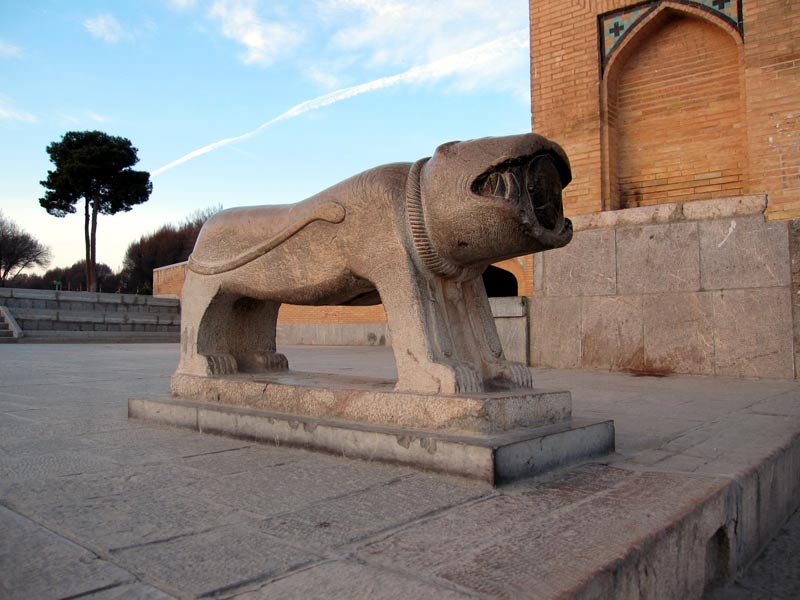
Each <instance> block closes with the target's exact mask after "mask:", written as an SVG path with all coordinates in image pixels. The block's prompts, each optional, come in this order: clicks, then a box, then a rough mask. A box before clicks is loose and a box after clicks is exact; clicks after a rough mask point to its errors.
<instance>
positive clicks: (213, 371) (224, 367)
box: [202, 354, 238, 375]
mask: <svg viewBox="0 0 800 600" xmlns="http://www.w3.org/2000/svg"><path fill="white" fill-rule="evenodd" d="M202 356H203V357H204V358H205V359H206V365H207V373H208V375H232V374H233V373H236V371H237V370H238V365H237V364H236V359H235V358H234V357H233V356H231V355H230V354H204V355H202Z"/></svg>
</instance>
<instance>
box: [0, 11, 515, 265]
mask: <svg viewBox="0 0 800 600" xmlns="http://www.w3.org/2000/svg"><path fill="white" fill-rule="evenodd" d="M528 57H529V44H528V3H527V1H526V0H295V1H288V0H287V1H283V2H280V1H274V0H138V1H137V2H129V1H121V0H118V1H113V0H108V1H105V2H100V1H96V2H95V1H79V2H64V1H63V0H53V1H48V0H30V1H29V2H19V1H18V0H0V211H2V212H3V214H4V215H5V216H6V217H8V218H10V219H12V220H13V221H15V222H16V223H17V224H18V225H20V226H21V227H22V228H23V229H25V230H26V231H28V232H29V233H32V234H33V235H35V236H36V237H37V238H39V239H40V240H41V241H42V242H44V243H45V244H47V245H49V246H50V247H51V249H52V250H53V254H54V260H53V263H52V264H51V266H68V265H70V264H72V263H73V262H75V261H77V260H80V259H81V258H82V257H83V254H84V247H83V220H82V210H81V208H79V211H78V214H77V215H72V216H69V217H67V218H64V219H58V218H56V217H52V216H50V215H48V214H47V213H46V212H45V211H44V209H42V208H41V207H40V206H39V203H38V199H39V198H40V197H41V196H42V195H43V188H42V187H41V185H39V181H41V180H42V179H44V178H45V177H46V174H47V171H48V169H49V168H50V167H51V164H50V163H49V160H48V156H47V153H46V151H45V148H46V146H47V145H48V144H49V143H50V142H52V141H55V140H59V139H61V137H62V136H63V134H64V133H65V132H67V131H70V130H75V131H83V130H90V129H99V130H101V131H105V132H107V133H110V134H113V135H120V136H124V137H127V138H128V139H130V140H131V141H132V142H133V144H134V146H136V147H137V148H138V149H139V158H140V162H139V164H138V165H137V167H136V168H139V169H144V170H147V171H150V172H151V174H152V175H153V187H154V190H153V194H152V195H151V197H150V200H149V201H148V202H147V203H146V204H143V205H141V206H138V207H136V208H134V209H133V210H132V211H131V212H129V213H121V214H118V215H115V216H106V217H101V218H100V223H99V226H98V259H99V260H100V261H101V262H105V263H107V264H108V265H110V266H111V267H112V268H113V269H118V268H119V267H120V266H121V263H122V258H123V256H124V253H125V249H126V248H127V246H128V244H130V243H131V242H132V241H135V240H136V239H138V238H139V237H140V236H141V235H142V234H145V233H149V232H152V231H154V230H155V229H157V228H158V227H159V226H161V225H162V224H164V223H169V222H173V223H176V222H179V221H181V220H183V219H184V218H185V217H187V216H188V215H189V214H191V213H192V212H194V211H196V210H199V209H205V208H207V207H211V206H218V205H222V206H223V207H225V208H230V207H233V206H241V205H254V204H284V203H291V202H297V201H299V200H302V199H303V198H306V197H308V196H310V195H312V194H314V193H316V192H318V191H320V190H322V189H324V188H326V187H328V186H329V185H332V184H334V183H336V182H338V181H340V180H342V179H345V178H347V177H349V176H351V175H354V174H355V173H358V172H359V171H363V170H364V169H368V168H370V167H373V166H376V165H379V164H383V163H387V162H395V161H412V160H416V159H417V158H421V157H423V156H428V155H430V154H431V153H432V152H433V150H434V148H435V147H436V145H438V144H439V143H442V142H445V141H449V140H453V139H470V138H476V137H482V136H486V135H507V134H512V133H520V132H525V131H529V130H530V95H529V79H530V76H529V58H528Z"/></svg>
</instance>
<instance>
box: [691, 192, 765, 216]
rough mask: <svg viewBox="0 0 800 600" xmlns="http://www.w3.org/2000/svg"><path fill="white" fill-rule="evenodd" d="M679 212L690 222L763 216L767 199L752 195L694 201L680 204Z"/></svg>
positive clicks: (762, 196)
mask: <svg viewBox="0 0 800 600" xmlns="http://www.w3.org/2000/svg"><path fill="white" fill-rule="evenodd" d="M681 210H682V212H683V216H684V218H686V219H687V220H692V221H710V220H713V219H729V218H732V217H746V216H749V215H763V214H764V213H765V212H766V210H767V197H766V196H765V195H763V194H753V195H751V196H735V197H733V198H718V199H715V200H696V201H694V202H684V203H682V204H681Z"/></svg>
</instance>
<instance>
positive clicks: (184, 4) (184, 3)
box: [167, 0, 197, 11]
mask: <svg viewBox="0 0 800 600" xmlns="http://www.w3.org/2000/svg"><path fill="white" fill-rule="evenodd" d="M167 4H168V5H169V7H170V8H172V9H173V10H178V11H181V10H186V9H187V8H194V6H195V5H196V4H197V0H167Z"/></svg>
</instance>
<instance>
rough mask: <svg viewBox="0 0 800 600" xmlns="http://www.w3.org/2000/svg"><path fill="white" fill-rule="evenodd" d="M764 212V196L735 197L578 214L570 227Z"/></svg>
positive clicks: (597, 226)
mask: <svg viewBox="0 0 800 600" xmlns="http://www.w3.org/2000/svg"><path fill="white" fill-rule="evenodd" d="M766 209H767V197H766V196H764V195H752V196H734V197H732V198H716V199H714V200H697V201H692V202H674V203H670V204H658V205H656V206H640V207H637V208H627V209H624V210H611V211H603V212H597V213H590V214H585V215H577V216H575V217H573V218H572V226H573V228H574V230H575V231H576V232H578V231H586V230H589V229H611V228H614V227H620V226H627V225H639V226H644V225H655V224H658V223H677V222H680V221H705V220H711V219H727V218H731V217H742V216H749V215H762V214H764V211H766Z"/></svg>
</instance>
